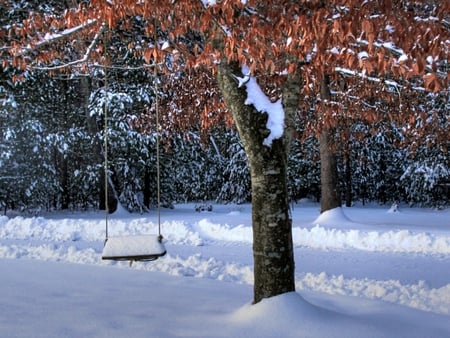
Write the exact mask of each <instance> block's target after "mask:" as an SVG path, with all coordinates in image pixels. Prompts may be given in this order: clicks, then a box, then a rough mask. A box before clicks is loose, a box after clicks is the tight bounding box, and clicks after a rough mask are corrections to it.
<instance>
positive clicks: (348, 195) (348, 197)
mask: <svg viewBox="0 0 450 338" xmlns="http://www.w3.org/2000/svg"><path fill="white" fill-rule="evenodd" d="M348 148H350V147H348ZM344 161H345V206H346V207H347V208H350V207H351V206H352V161H351V159H350V149H347V151H346V152H345V154H344Z"/></svg>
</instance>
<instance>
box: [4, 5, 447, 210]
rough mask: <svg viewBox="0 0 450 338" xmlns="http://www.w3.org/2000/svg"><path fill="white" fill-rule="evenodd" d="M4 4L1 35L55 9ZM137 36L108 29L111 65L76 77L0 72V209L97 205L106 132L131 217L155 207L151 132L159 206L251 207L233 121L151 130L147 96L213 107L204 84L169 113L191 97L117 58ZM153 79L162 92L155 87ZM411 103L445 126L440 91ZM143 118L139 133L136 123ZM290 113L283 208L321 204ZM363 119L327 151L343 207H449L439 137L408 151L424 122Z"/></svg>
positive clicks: (311, 155) (313, 152)
mask: <svg viewBox="0 0 450 338" xmlns="http://www.w3.org/2000/svg"><path fill="white" fill-rule="evenodd" d="M10 3H14V6H11V4H9V5H10V6H8V9H6V7H5V8H2V10H1V12H2V15H1V17H0V27H1V28H2V32H3V33H5V32H6V31H7V30H8V29H10V25H11V23H12V22H20V21H22V20H24V19H26V18H27V17H28V15H29V13H30V11H32V10H36V8H34V7H35V6H39V8H38V9H39V11H40V12H45V11H48V12H49V14H51V13H53V12H54V11H57V10H58V8H56V7H55V6H50V5H45V4H43V5H41V4H37V2H36V3H35V2H33V1H12V2H11V1H10ZM62 6H63V5H62ZM141 29H143V26H141V24H140V22H139V20H138V19H136V20H135V21H134V23H133V30H134V34H133V37H132V36H129V35H127V34H122V33H123V32H120V31H114V32H110V34H111V35H110V38H109V40H108V46H107V48H108V50H109V53H111V54H110V56H109V58H110V66H109V68H105V67H95V65H93V66H92V67H91V69H89V71H88V72H84V73H82V74H81V73H77V74H75V73H57V74H55V73H53V72H49V71H48V70H46V69H39V68H34V69H29V70H27V71H25V72H23V70H20V67H9V66H5V67H2V72H1V73H0V140H1V141H0V207H1V208H2V210H3V211H4V212H6V211H7V210H9V209H14V210H24V211H25V210H29V211H33V212H36V211H39V210H44V209H45V210H56V209H77V210H78V209H90V208H94V209H97V208H100V209H102V208H104V191H103V188H102V185H103V169H104V156H103V155H104V153H103V147H102V145H103V144H104V140H105V135H106V134H107V141H108V142H107V149H108V169H109V173H110V177H111V181H112V186H113V187H114V192H115V194H116V196H117V197H118V199H119V201H120V203H121V204H122V206H124V207H125V208H126V209H128V210H130V211H139V212H143V211H147V210H149V209H151V208H152V207H153V206H155V204H156V200H157V196H156V190H157V189H156V176H157V175H156V150H157V136H158V137H159V136H161V143H160V144H159V147H160V150H161V184H162V187H161V192H162V196H161V197H162V201H164V204H165V205H166V206H169V207H170V206H172V205H173V203H175V202H186V201H194V202H204V201H212V200H214V201H217V202H222V203H228V202H234V203H243V202H247V201H250V199H251V188H250V174H249V169H248V164H247V161H246V157H245V152H244V149H243V147H242V145H241V143H240V141H239V137H238V135H237V132H236V131H235V130H234V128H233V126H230V125H226V124H220V125H219V124H215V125H213V124H211V125H208V126H205V125H204V124H202V119H200V118H199V119H198V121H189V122H186V123H188V124H189V128H186V126H183V128H180V126H177V125H174V124H173V123H171V121H170V114H169V115H168V114H166V115H164V116H166V119H165V120H163V121H159V122H158V123H156V120H155V119H154V118H153V117H152V115H151V114H149V111H152V109H153V110H154V107H155V98H156V95H157V96H158V98H159V99H160V101H161V105H162V106H163V107H162V109H165V110H166V111H170V109H173V113H174V114H181V115H183V116H192V114H190V113H188V112H189V111H190V110H195V109H196V108H195V106H196V105H198V106H199V107H200V106H203V105H204V101H205V100H208V99H210V98H211V100H212V96H213V95H215V94H216V92H215V91H214V86H213V85H211V86H210V87H208V86H205V90H204V94H203V95H202V96H201V97H200V96H198V97H191V102H192V104H191V105H187V106H184V107H182V110H185V111H184V112H183V111H176V109H179V108H178V107H173V108H171V107H170V106H168V102H170V99H171V98H172V97H171V95H186V96H189V95H191V93H190V92H189V90H186V91H185V92H184V93H180V91H179V88H177V89H174V88H170V87H168V86H170V83H166V84H165V86H164V79H156V78H155V77H154V74H152V72H147V71H145V70H144V69H143V64H144V63H145V56H144V58H139V57H136V55H135V54H133V53H126V50H127V48H128V47H129V46H130V43H132V41H134V40H135V37H136V36H139V35H140V34H142V32H141V31H140V30H141ZM0 38H1V39H3V40H5V41H6V40H7V39H8V36H7V35H6V33H5V34H2V35H1V36H0ZM190 38H192V40H193V42H192V43H193V44H194V43H198V41H196V39H198V37H196V36H192V37H190ZM85 44H88V41H86V42H85ZM67 46H69V45H67ZM67 46H66V47H67ZM104 47H105V46H104ZM67 48H69V47H67ZM105 48H106V47H105ZM133 48H134V49H135V48H136V46H133ZM114 52H116V53H117V57H115V55H114ZM119 55H120V57H118V56H119ZM55 62H57V60H55ZM61 62H64V60H61ZM3 65H7V64H6V63H3ZM53 66H56V67H57V64H56V63H55V64H54V65H53ZM184 76H186V77H187V76H188V75H187V74H185V75H184ZM189 76H192V75H189ZM194 76H202V77H208V74H197V75H194ZM159 81H162V84H163V85H162V86H160V87H159V90H157V89H156V87H157V85H158V86H159V85H160V84H161V83H160V82H159ZM211 81H213V78H212V77H211ZM442 98H444V99H442ZM446 98H447V99H446ZM375 100H376V98H375ZM421 102H422V104H423V107H422V108H424V109H428V110H429V111H433V112H434V113H436V111H437V112H438V113H439V114H440V115H441V116H444V118H442V119H441V126H440V127H441V130H448V129H449V126H448V123H449V119H448V111H449V108H450V103H449V100H448V90H447V96H446V95H445V94H444V95H443V96H442V92H441V94H440V95H437V94H436V93H424V94H423V97H422V98H421ZM164 105H166V106H164ZM313 105H314V103H313V102H312V103H311V106H313ZM105 112H107V113H108V116H107V118H106V119H105ZM206 113H208V112H206ZM149 117H150V119H149ZM445 117H446V118H445ZM143 118H144V121H145V125H146V128H145V131H144V130H142V128H141V126H142V119H143ZM296 118H297V121H295V124H296V128H297V134H298V135H301V137H299V138H298V139H295V140H294V141H293V144H292V146H291V151H290V155H289V168H288V179H289V182H288V184H289V197H290V199H291V200H292V201H296V200H299V199H301V198H305V197H307V198H312V199H315V200H319V199H320V190H321V189H320V184H321V183H320V154H319V143H318V140H317V138H316V135H315V134H314V133H312V132H311V133H310V132H309V130H308V128H306V127H305V125H306V123H305V118H308V117H307V116H305V115H304V114H303V115H301V114H297V116H296ZM425 118H426V115H425ZM105 121H106V123H105ZM177 123H180V120H178V121H177ZM373 123H374V124H375V123H376V124H377V126H375V127H374V126H373V125H371V124H370V123H368V122H367V121H362V120H361V121H357V122H355V123H354V124H352V125H350V126H348V125H346V126H344V127H345V133H346V134H347V137H346V138H345V142H340V143H339V144H337V146H336V149H335V150H336V154H337V158H338V172H339V183H340V188H341V194H342V198H343V201H345V203H346V204H347V206H351V205H352V203H355V202H362V203H366V202H369V201H374V202H377V203H394V202H396V203H399V202H406V203H409V204H411V205H422V206H433V207H445V206H448V203H449V202H450V193H449V184H450V183H449V182H450V179H449V177H450V160H449V156H448V152H447V148H448V137H447V139H446V138H439V139H437V138H435V137H434V136H433V134H432V133H433V130H430V135H429V137H426V136H425V137H424V138H422V139H423V140H424V141H423V142H421V143H415V144H410V143H408V140H407V137H406V135H405V132H406V130H407V132H408V133H411V128H417V129H421V133H423V125H424V123H425V121H422V120H421V118H417V119H416V120H415V121H413V123H411V122H410V121H405V124H404V125H400V124H398V122H393V121H388V120H385V121H374V122H373ZM374 130H376V131H375V132H374ZM427 140H428V141H429V142H428V141H427ZM437 140H439V142H440V143H438V144H437V143H436V142H437Z"/></svg>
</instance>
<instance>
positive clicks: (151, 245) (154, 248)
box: [102, 67, 166, 265]
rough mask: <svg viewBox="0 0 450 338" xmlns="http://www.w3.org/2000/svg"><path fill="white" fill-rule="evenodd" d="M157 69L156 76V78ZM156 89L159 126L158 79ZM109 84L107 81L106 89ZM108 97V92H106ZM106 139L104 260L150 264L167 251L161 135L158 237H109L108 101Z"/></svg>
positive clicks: (157, 135) (158, 171)
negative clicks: (161, 174)
mask: <svg viewBox="0 0 450 338" xmlns="http://www.w3.org/2000/svg"><path fill="white" fill-rule="evenodd" d="M156 75H157V74H156V67H155V76H156ZM155 83H156V87H155V93H156V94H155V95H156V97H155V106H156V109H155V110H156V126H157V127H158V125H159V112H158V93H157V91H158V88H157V78H156V81H155ZM106 85H107V82H106V79H105V88H106ZM105 95H106V91H105ZM104 111H105V137H104V148H105V149H104V156H105V158H104V160H105V209H106V217H105V226H106V229H105V244H104V247H103V252H102V259H103V260H114V261H130V265H131V264H132V262H134V261H140V262H148V261H154V260H156V259H158V258H159V257H162V256H164V255H165V254H166V249H165V247H164V244H163V242H162V240H163V236H162V234H161V210H160V208H161V207H160V205H161V194H160V191H161V184H160V163H159V162H160V161H159V158H160V156H159V134H158V132H159V131H157V134H156V176H157V177H156V181H157V203H158V207H157V210H158V234H157V235H139V236H137V235H136V236H135V235H133V236H122V237H109V236H108V214H109V210H108V156H107V154H108V143H107V135H108V133H107V131H108V130H107V99H105V108H104Z"/></svg>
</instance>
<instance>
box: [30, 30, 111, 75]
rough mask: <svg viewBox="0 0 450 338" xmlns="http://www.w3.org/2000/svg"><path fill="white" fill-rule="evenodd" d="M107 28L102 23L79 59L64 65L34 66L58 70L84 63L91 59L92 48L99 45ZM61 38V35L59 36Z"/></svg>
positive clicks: (39, 68) (41, 68)
mask: <svg viewBox="0 0 450 338" xmlns="http://www.w3.org/2000/svg"><path fill="white" fill-rule="evenodd" d="M105 30H106V24H105V23H102V25H101V26H100V29H99V30H98V32H97V34H95V36H94V38H93V39H92V41H91V43H90V44H89V46H88V48H87V49H86V52H85V53H84V55H83V57H82V58H81V59H79V60H75V61H72V62H69V63H64V64H62V65H58V66H51V67H33V68H34V69H37V70H57V69H63V68H67V67H71V66H75V65H78V64H80V63H84V62H86V61H88V60H89V56H90V55H91V52H92V50H93V49H94V47H95V46H96V45H97V42H98V40H99V39H100V37H101V35H102V34H103V32H104V31H105ZM58 38H59V37H58Z"/></svg>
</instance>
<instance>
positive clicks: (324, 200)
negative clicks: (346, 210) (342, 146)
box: [319, 76, 341, 213]
mask: <svg viewBox="0 0 450 338" xmlns="http://www.w3.org/2000/svg"><path fill="white" fill-rule="evenodd" d="M321 98H322V99H323V100H331V93H330V89H329V87H328V77H327V76H324V77H323V79H322V81H321ZM332 139H333V133H332V130H331V129H329V128H327V127H325V126H324V127H323V129H322V132H321V134H320V137H319V143H320V183H321V201H320V212H321V213H322V212H325V211H327V210H331V209H334V208H337V207H340V206H341V195H340V192H339V176H338V170H337V159H336V154H335V153H334V152H333V150H332V147H331V142H332Z"/></svg>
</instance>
